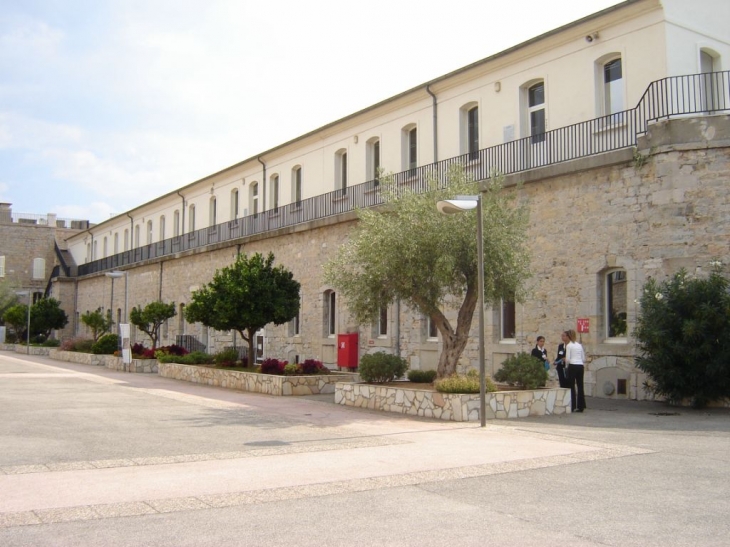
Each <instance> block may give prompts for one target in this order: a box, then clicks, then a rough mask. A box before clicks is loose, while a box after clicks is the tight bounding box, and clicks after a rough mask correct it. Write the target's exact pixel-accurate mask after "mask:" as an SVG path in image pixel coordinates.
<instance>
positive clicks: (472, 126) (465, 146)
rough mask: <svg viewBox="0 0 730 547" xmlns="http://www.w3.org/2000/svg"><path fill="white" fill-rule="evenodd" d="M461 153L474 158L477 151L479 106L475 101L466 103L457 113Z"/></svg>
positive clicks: (476, 155)
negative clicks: (458, 113)
mask: <svg viewBox="0 0 730 547" xmlns="http://www.w3.org/2000/svg"><path fill="white" fill-rule="evenodd" d="M459 118H460V119H459V126H460V135H459V136H460V139H459V140H460V143H461V153H462V154H469V159H476V158H477V157H478V152H479V106H478V105H477V103H476V102H471V103H467V104H465V105H464V106H462V107H461V109H460V115H459Z"/></svg>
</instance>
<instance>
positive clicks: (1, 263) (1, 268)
mask: <svg viewBox="0 0 730 547" xmlns="http://www.w3.org/2000/svg"><path fill="white" fill-rule="evenodd" d="M0 277H5V257H4V256H0Z"/></svg>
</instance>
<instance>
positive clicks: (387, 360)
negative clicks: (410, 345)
mask: <svg viewBox="0 0 730 547" xmlns="http://www.w3.org/2000/svg"><path fill="white" fill-rule="evenodd" d="M406 370H408V363H407V362H406V360H405V359H403V358H402V357H398V356H397V355H390V354H388V353H384V352H382V351H379V352H377V353H371V354H369V355H363V357H362V359H360V366H359V367H358V372H359V373H360V378H362V379H363V381H365V382H369V383H374V384H383V383H385V382H392V381H393V380H395V379H396V378H400V377H401V376H403V375H404V374H405V372H406Z"/></svg>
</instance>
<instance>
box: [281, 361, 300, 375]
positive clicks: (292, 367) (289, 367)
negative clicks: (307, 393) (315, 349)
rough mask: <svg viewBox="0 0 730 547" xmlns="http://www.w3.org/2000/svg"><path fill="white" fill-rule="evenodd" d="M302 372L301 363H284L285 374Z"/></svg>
mask: <svg viewBox="0 0 730 547" xmlns="http://www.w3.org/2000/svg"><path fill="white" fill-rule="evenodd" d="M300 373H301V368H300V365H297V364H296V363H287V364H286V365H284V374H286V375H287V376H293V375H294V374H300Z"/></svg>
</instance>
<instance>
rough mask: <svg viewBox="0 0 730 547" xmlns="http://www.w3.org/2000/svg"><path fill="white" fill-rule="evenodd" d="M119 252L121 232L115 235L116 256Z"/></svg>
mask: <svg viewBox="0 0 730 547" xmlns="http://www.w3.org/2000/svg"><path fill="white" fill-rule="evenodd" d="M118 252H119V232H117V233H115V234H114V254H117V253H118Z"/></svg>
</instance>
